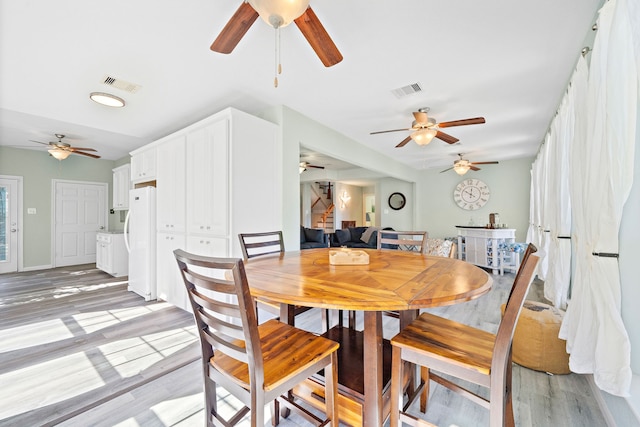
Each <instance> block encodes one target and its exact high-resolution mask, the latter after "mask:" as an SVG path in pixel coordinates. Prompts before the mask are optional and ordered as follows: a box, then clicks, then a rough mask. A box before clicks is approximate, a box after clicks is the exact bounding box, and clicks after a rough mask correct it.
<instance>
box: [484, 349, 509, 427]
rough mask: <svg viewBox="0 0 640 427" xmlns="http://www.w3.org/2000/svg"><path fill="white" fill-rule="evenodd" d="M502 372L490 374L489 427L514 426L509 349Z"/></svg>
mask: <svg viewBox="0 0 640 427" xmlns="http://www.w3.org/2000/svg"><path fill="white" fill-rule="evenodd" d="M509 352H510V353H509V356H508V358H507V365H506V366H505V368H504V370H498V372H492V373H491V387H490V391H489V425H490V426H491V427H504V426H510V427H513V426H514V417H513V403H512V401H511V375H512V362H511V349H509Z"/></svg>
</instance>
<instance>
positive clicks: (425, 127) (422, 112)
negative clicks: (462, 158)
mask: <svg viewBox="0 0 640 427" xmlns="http://www.w3.org/2000/svg"><path fill="white" fill-rule="evenodd" d="M428 112H429V108H428V107H424V108H419V109H418V111H414V112H413V117H414V118H415V120H414V121H413V123H412V124H411V127H410V128H408V129H392V130H381V131H377V132H371V135H375V134H379V133H388V132H401V131H408V130H410V131H413V132H412V133H411V135H409V136H408V137H406V138H405V139H403V140H402V142H400V144H398V145H396V148H400V147H404V146H405V145H407V143H408V142H409V141H411V140H412V139H413V140H414V141H415V142H416V144H418V145H427V144H429V143H430V142H431V140H433V138H438V139H440V140H442V141H444V142H446V143H447V144H455V143H456V142H458V141H459V139H458V138H455V137H453V136H451V135H449V134H446V133H444V132H442V131H441V130H440V129H442V128H448V127H453V126H464V125H477V124H481V123H484V122H485V120H484V117H474V118H472V119H462V120H454V121H450V122H440V123H437V122H436V121H435V119H433V118H431V117H429V116H428V115H427V113H428Z"/></svg>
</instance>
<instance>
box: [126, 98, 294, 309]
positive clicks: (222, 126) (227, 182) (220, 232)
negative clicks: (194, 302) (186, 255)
mask: <svg viewBox="0 0 640 427" xmlns="http://www.w3.org/2000/svg"><path fill="white" fill-rule="evenodd" d="M277 129H278V127H277V125H275V124H273V123H271V122H268V121H266V120H263V119H260V118H257V117H254V116H251V115H249V114H246V113H243V112H242V111H238V110H235V109H233V108H228V109H225V110H223V111H221V112H220V113H217V114H214V115H213V116H211V117H209V118H206V119H204V120H201V121H199V122H197V123H194V124H193V125H191V126H188V127H186V128H184V129H182V130H179V131H177V132H174V133H172V134H171V135H168V136H166V137H164V138H161V139H160V140H158V141H155V142H153V143H152V144H150V145H149V146H148V147H142V148H140V149H139V150H136V151H133V152H131V155H132V156H133V157H132V174H133V171H134V170H137V169H136V168H134V163H133V159H134V158H135V157H137V156H139V155H142V154H143V153H145V152H147V151H148V150H149V149H153V152H154V155H156V156H157V157H154V158H155V159H156V160H157V163H155V165H156V166H157V169H156V170H155V171H154V175H153V177H154V179H155V181H156V195H157V224H156V225H157V269H156V274H157V283H158V298H160V299H164V300H166V301H168V302H170V303H172V304H174V305H176V306H178V307H180V308H183V309H186V310H188V309H189V308H188V307H187V298H186V292H185V290H184V284H183V283H182V279H181V278H180V275H179V271H178V267H177V264H176V261H175V258H174V255H173V250H174V249H177V248H181V249H186V250H188V251H191V252H194V253H197V254H202V255H208V256H219V257H238V258H239V257H241V256H242V251H241V250H240V244H239V242H238V233H251V232H259V231H269V230H280V229H282V173H281V169H282V160H281V156H282V153H281V148H280V145H279V144H280V141H279V140H278V138H277ZM146 176H148V175H146ZM134 179H136V178H134V177H133V176H132V181H133V180H134Z"/></svg>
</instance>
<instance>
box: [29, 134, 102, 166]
mask: <svg viewBox="0 0 640 427" xmlns="http://www.w3.org/2000/svg"><path fill="white" fill-rule="evenodd" d="M55 136H56V138H58V140H57V141H49V142H40V141H34V140H31V139H30V140H29V142H35V143H36V144H42V145H44V146H47V147H48V149H47V151H49V154H50V155H51V156H53V157H55V158H56V159H58V160H64V159H66V158H67V157H69V156H70V155H71V154H80V155H82V156H87V157H92V158H94V159H99V158H100V156H98V155H97V154H91V153H86V151H96V150H94V149H93V148H89V147H74V146H72V145H71V144H69V143H66V142H62V139H63V138H64V137H65V135H63V134H61V133H56V134H55Z"/></svg>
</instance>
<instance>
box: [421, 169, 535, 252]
mask: <svg viewBox="0 0 640 427" xmlns="http://www.w3.org/2000/svg"><path fill="white" fill-rule="evenodd" d="M470 160H471V161H473V158H470ZM533 160H534V158H533V157H531V158H524V159H516V160H502V161H500V163H499V164H497V165H483V166H481V170H480V171H477V172H467V173H466V174H465V175H463V176H459V175H458V174H456V173H455V172H454V171H453V170H451V171H448V172H445V173H440V171H439V170H428V171H424V172H423V173H422V175H421V179H420V180H419V181H418V182H417V185H416V193H417V196H416V200H417V203H418V205H417V220H416V227H417V228H419V229H424V230H426V231H428V232H429V236H430V237H449V236H455V235H457V230H456V228H455V226H456V225H469V221H470V220H471V219H472V218H473V221H474V223H475V224H476V225H482V224H487V223H488V222H489V214H490V213H493V212H497V213H499V214H500V222H501V223H506V224H507V226H508V227H509V228H515V229H516V241H519V242H524V241H525V238H526V236H527V228H528V226H529V186H530V182H531V174H530V170H531V164H532V162H533ZM468 178H475V179H479V180H482V181H484V182H485V183H486V184H487V185H488V187H489V189H490V190H491V196H490V198H489V201H488V202H487V204H486V205H484V206H483V207H482V208H480V209H478V210H476V211H467V210H464V209H462V208H460V207H458V205H456V204H455V202H454V201H453V190H454V188H455V187H456V185H458V183H459V182H460V181H462V180H464V179H468Z"/></svg>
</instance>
